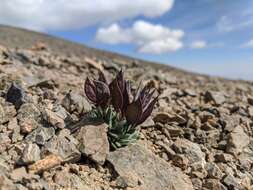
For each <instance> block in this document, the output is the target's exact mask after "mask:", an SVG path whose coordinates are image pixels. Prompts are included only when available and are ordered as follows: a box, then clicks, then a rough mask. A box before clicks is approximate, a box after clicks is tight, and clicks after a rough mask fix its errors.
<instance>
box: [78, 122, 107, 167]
mask: <svg viewBox="0 0 253 190" xmlns="http://www.w3.org/2000/svg"><path fill="white" fill-rule="evenodd" d="M107 128H108V125H107V124H105V123H103V124H98V125H85V126H83V127H82V128H81V129H80V131H79V133H78V135H77V139H78V140H79V145H78V148H79V150H80V151H81V152H82V153H83V154H84V155H85V156H88V157H90V158H91V159H92V160H93V161H95V162H97V163H98V164H101V165H103V164H104V162H105V159H106V156H107V155H108V153H109V148H110V146H109V142H108V139H107Z"/></svg>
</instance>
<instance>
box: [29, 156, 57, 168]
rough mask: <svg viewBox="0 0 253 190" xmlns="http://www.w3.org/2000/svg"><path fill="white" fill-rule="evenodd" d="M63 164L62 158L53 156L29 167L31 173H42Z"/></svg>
mask: <svg viewBox="0 0 253 190" xmlns="http://www.w3.org/2000/svg"><path fill="white" fill-rule="evenodd" d="M61 163H62V159H61V157H60V156H57V155H54V154H51V155H48V156H46V157H45V158H43V159H42V160H38V161H37V162H35V163H34V164H32V165H30V166H29V167H28V169H29V172H30V173H41V172H43V171H46V170H48V169H50V168H53V167H55V166H58V165H60V164H61Z"/></svg>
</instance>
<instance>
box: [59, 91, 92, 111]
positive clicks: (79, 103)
mask: <svg viewBox="0 0 253 190" xmlns="http://www.w3.org/2000/svg"><path fill="white" fill-rule="evenodd" d="M62 106H63V107H64V108H65V109H66V110H68V112H69V113H73V112H76V113H78V114H82V113H86V112H89V111H90V110H91V105H90V103H89V102H88V101H87V100H86V99H85V98H84V97H83V96H80V95H79V94H76V93H74V92H72V91H70V92H68V93H67V94H66V96H65V97H64V99H63V100H62Z"/></svg>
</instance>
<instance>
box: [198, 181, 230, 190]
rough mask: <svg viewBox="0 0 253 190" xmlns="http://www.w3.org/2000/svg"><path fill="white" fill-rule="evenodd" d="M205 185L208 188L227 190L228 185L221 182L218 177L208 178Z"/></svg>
mask: <svg viewBox="0 0 253 190" xmlns="http://www.w3.org/2000/svg"><path fill="white" fill-rule="evenodd" d="M203 186H204V187H205V188H207V189H213V190H227V187H225V186H224V185H223V184H221V183H220V182H219V181H218V180H217V179H207V180H206V182H205V183H204V185H203Z"/></svg>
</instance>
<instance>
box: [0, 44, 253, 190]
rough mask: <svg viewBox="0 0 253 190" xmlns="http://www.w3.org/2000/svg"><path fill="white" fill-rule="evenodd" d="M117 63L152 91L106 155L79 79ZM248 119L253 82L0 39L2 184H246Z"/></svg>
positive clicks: (143, 189)
mask: <svg viewBox="0 0 253 190" xmlns="http://www.w3.org/2000/svg"><path fill="white" fill-rule="evenodd" d="M121 68H123V70H124V71H125V75H126V77H127V78H128V79H130V80H132V81H134V82H135V84H138V82H140V81H142V82H143V83H148V82H149V83H150V85H153V86H154V87H156V88H157V89H158V91H159V93H160V97H159V100H158V103H157V105H156V107H155V110H154V112H153V114H152V116H151V117H150V118H149V119H148V120H147V121H146V122H145V123H143V124H142V125H141V138H140V140H139V141H138V142H137V143H135V144H133V145H129V146H127V147H125V148H121V149H118V150H116V151H113V152H112V151H111V152H110V151H109V144H108V141H107V136H106V130H105V129H106V126H105V125H104V124H102V125H95V124H92V123H89V124H87V123H86V122H84V118H85V116H84V115H85V113H86V112H88V111H89V110H90V109H91V105H90V104H89V102H88V101H87V100H86V99H85V97H84V92H83V84H84V80H85V78H86V77H87V76H91V77H95V76H96V75H97V73H98V70H103V71H104V72H105V74H106V76H107V77H108V78H109V79H110V78H112V77H113V76H114V75H115V73H117V72H118V71H119V70H120V69H121ZM252 118H253V83H252V82H244V81H230V80H225V79H220V78H212V77H207V76H200V75H193V74H189V73H186V72H182V71H177V70H174V69H171V70H170V69H164V67H160V68H159V67H152V65H145V64H142V63H141V62H138V61H132V60H131V61H129V60H126V59H125V58H124V59H122V60H120V59H119V58H117V60H113V59H105V58H104V57H102V56H94V55H93V56H87V55H86V56H82V57H81V56H77V55H74V54H73V55H64V54H58V53H55V52H54V50H53V49H50V47H48V46H47V45H44V44H42V43H37V44H34V46H33V47H31V48H29V49H28V48H27V49H9V48H8V47H4V46H1V48H0V189H1V190H12V189H13V190H28V189H29V190H30V189H31V190H43V189H46V190H51V189H52V190H60V189H80V190H121V189H127V190H154V189H156V190H192V189H199V190H202V189H203V190H205V189H206V190H207V189H211V190H250V189H253V185H252V184H253V170H252V164H253V130H252ZM77 125H78V126H79V128H80V130H78V131H73V130H72V129H74V128H75V127H76V126H77Z"/></svg>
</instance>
